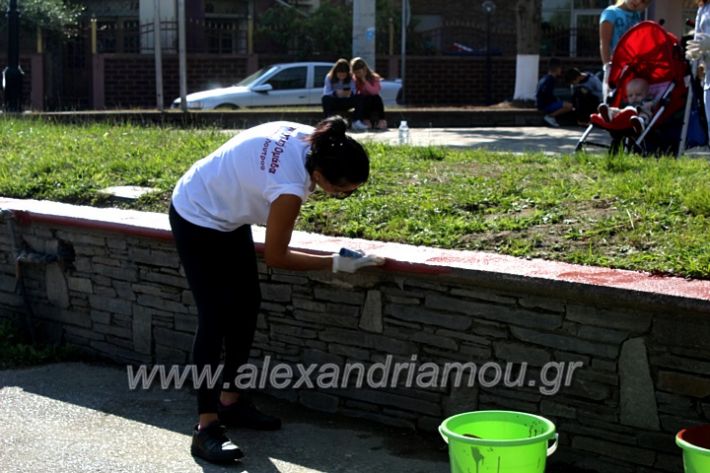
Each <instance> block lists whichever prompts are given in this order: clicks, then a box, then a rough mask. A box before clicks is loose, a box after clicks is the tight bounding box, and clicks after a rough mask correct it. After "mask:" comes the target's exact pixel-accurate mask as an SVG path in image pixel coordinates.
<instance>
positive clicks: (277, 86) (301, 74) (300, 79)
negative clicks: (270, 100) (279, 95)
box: [266, 66, 307, 90]
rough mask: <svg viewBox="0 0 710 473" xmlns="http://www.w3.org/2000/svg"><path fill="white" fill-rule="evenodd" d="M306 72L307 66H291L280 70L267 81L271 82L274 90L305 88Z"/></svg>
mask: <svg viewBox="0 0 710 473" xmlns="http://www.w3.org/2000/svg"><path fill="white" fill-rule="evenodd" d="M306 72H307V71H306V66H302V67H290V68H288V69H284V70H283V71H281V72H278V73H277V74H276V75H275V76H273V77H272V78H271V79H269V80H268V81H266V83H267V84H271V87H273V88H274V90H284V89H305V88H306Z"/></svg>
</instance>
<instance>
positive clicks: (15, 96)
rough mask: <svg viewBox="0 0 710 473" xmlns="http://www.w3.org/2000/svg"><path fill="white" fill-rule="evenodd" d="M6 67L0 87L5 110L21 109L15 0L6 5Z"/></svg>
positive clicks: (17, 23) (18, 17) (18, 41)
mask: <svg viewBox="0 0 710 473" xmlns="http://www.w3.org/2000/svg"><path fill="white" fill-rule="evenodd" d="M7 32H8V41H7V67H5V69H4V70H3V71H2V88H3V96H4V98H5V111H6V112H21V111H22V104H21V102H22V75H23V72H22V69H20V14H19V13H18V11H17V0H10V4H9V5H8V7H7Z"/></svg>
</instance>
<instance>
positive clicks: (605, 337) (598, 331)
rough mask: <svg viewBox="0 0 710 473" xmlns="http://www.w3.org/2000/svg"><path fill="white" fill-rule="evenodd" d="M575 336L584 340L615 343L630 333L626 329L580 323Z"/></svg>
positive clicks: (624, 338)
mask: <svg viewBox="0 0 710 473" xmlns="http://www.w3.org/2000/svg"><path fill="white" fill-rule="evenodd" d="M577 336H578V337H579V338H583V339H585V340H591V341H594V342H602V343H608V344H610V345H617V344H619V343H621V342H623V341H624V340H626V339H627V338H629V336H630V333H629V332H628V331H622V330H612V329H608V328H602V327H592V326H590V325H582V326H580V327H579V329H578V330H577Z"/></svg>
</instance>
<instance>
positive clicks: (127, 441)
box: [0, 363, 449, 473]
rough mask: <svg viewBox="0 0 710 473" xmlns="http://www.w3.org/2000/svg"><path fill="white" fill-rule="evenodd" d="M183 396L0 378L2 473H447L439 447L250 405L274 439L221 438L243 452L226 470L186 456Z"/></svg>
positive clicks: (261, 435)
mask: <svg viewBox="0 0 710 473" xmlns="http://www.w3.org/2000/svg"><path fill="white" fill-rule="evenodd" d="M195 399H196V398H195V395H194V394H193V393H191V392H189V391H188V390H186V389H185V390H179V391H177V390H169V391H162V390H158V389H155V390H148V391H144V390H139V391H131V390H129V389H128V383H127V376H126V371H125V368H123V367H120V366H116V365H102V364H88V363H60V364H51V365H45V366H40V367H35V368H30V369H19V370H7V371H0V412H2V415H3V422H2V423H1V424H0V471H2V472H3V473H20V472H21V473H32V472H37V473H40V472H42V473H45V472H67V473H79V472H92V473H96V472H106V473H123V472H130V473H144V472H145V473H159V472H170V473H181V472H205V473H212V472H221V471H230V472H241V473H320V472H328V473H345V472H368V473H378V472H382V473H385V472H405V471H406V472H408V473H447V472H448V471H449V464H448V456H447V453H446V448H445V444H444V443H443V441H442V440H441V439H439V438H435V437H433V436H431V437H427V436H425V435H421V434H417V433H415V432H411V431H404V430H401V429H393V428H388V427H385V426H382V425H378V424H374V423H372V422H368V421H365V420H360V419H352V418H345V417H342V416H339V415H333V414H323V413H320V412H316V411H311V410H308V409H306V408H305V407H302V406H300V405H297V404H292V403H290V402H286V401H281V400H278V399H274V398H272V397H267V396H260V397H257V398H256V400H257V403H258V404H259V405H260V406H261V407H262V408H263V409H264V410H265V411H267V412H269V413H273V414H276V415H279V416H280V417H281V418H282V419H283V421H284V427H283V429H282V430H280V431H278V432H254V431H248V430H244V429H233V430H230V435H231V437H232V439H233V440H234V441H235V442H236V443H237V444H238V445H239V446H240V447H241V448H242V449H243V450H244V451H245V453H246V458H245V459H244V461H243V462H242V463H241V464H235V465H233V466H229V467H220V466H215V465H211V464H209V463H207V462H203V461H202V460H199V461H196V460H195V459H193V457H192V456H191V455H190V451H189V446H190V440H191V436H190V434H191V428H192V424H193V422H195V420H196V402H195Z"/></svg>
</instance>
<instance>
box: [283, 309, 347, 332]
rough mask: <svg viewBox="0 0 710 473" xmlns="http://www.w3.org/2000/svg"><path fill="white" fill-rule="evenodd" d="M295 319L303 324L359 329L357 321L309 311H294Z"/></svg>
mask: <svg viewBox="0 0 710 473" xmlns="http://www.w3.org/2000/svg"><path fill="white" fill-rule="evenodd" d="M293 318H294V319H296V320H300V321H303V322H310V323H314V324H319V325H324V326H332V327H342V328H357V324H358V321H357V319H354V318H350V317H342V316H337V315H329V314H327V313H323V312H311V311H307V310H294V311H293Z"/></svg>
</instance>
